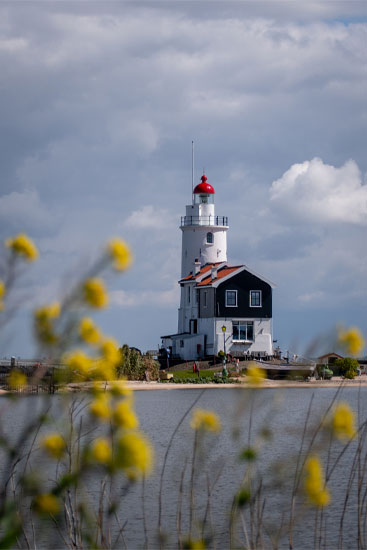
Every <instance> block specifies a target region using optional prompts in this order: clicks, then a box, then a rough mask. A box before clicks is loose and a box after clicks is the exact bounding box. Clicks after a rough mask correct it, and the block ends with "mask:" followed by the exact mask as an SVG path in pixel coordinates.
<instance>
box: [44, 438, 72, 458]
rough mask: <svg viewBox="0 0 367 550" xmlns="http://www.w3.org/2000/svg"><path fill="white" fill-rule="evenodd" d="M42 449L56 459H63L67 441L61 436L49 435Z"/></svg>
mask: <svg viewBox="0 0 367 550" xmlns="http://www.w3.org/2000/svg"><path fill="white" fill-rule="evenodd" d="M41 445H42V447H43V448H44V449H45V451H47V452H48V454H49V455H51V456H52V457H54V458H61V457H62V456H63V454H64V452H65V449H66V444H65V440H64V439H63V438H62V437H61V435H60V434H56V433H55V434H50V435H47V436H46V437H45V438H44V439H43V440H42V442H41Z"/></svg>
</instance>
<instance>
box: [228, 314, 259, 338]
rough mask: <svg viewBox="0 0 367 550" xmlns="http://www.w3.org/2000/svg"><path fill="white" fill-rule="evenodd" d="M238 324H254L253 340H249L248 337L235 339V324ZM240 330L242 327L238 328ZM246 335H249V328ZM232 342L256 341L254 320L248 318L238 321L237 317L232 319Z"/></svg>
mask: <svg viewBox="0 0 367 550" xmlns="http://www.w3.org/2000/svg"><path fill="white" fill-rule="evenodd" d="M234 324H236V325H238V326H240V325H245V324H246V325H249V324H252V340H249V339H246V340H235V339H234V337H233V325H234ZM238 332H239V333H240V329H239V330H238ZM246 335H247V328H246ZM232 342H236V343H238V342H246V343H250V342H255V323H254V321H250V320H247V319H240V320H238V321H236V320H235V319H233V320H232Z"/></svg>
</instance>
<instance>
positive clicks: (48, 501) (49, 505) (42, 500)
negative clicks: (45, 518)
mask: <svg viewBox="0 0 367 550" xmlns="http://www.w3.org/2000/svg"><path fill="white" fill-rule="evenodd" d="M34 506H35V508H36V511H37V512H38V513H39V514H50V515H51V516H56V515H57V514H58V513H59V511H60V504H59V501H58V499H57V497H56V496H55V495H53V494H52V493H43V494H42V495H38V496H36V498H35V499H34Z"/></svg>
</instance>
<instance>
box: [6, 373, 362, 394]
mask: <svg viewBox="0 0 367 550" xmlns="http://www.w3.org/2000/svg"><path fill="white" fill-rule="evenodd" d="M116 382H117V383H119V382H120V383H123V384H124V385H126V386H128V387H129V388H131V389H132V390H133V391H154V390H193V389H196V390H210V389H213V388H214V389H222V390H228V389H233V388H245V389H246V388H254V387H256V388H259V386H254V385H251V384H249V383H247V382H246V377H243V378H242V379H241V382H239V383H238V384H236V383H233V384H215V383H213V384H174V383H172V382H140V381H137V380H127V381H124V382H122V380H117V381H116ZM92 385H93V384H92V383H91V382H84V383H73V384H68V385H67V386H65V387H64V388H63V390H61V391H60V392H57V393H62V392H70V393H78V392H82V391H86V390H90V389H91V388H92ZM101 386H103V387H105V384H104V383H101ZM108 386H109V384H107V386H106V387H107V388H108ZM340 386H343V387H346V388H351V387H353V388H359V387H367V376H362V377H358V378H356V379H354V380H344V379H343V378H339V377H335V378H333V379H332V380H314V379H312V380H310V381H309V382H303V381H297V380H293V381H292V380H268V379H265V380H264V381H263V383H262V385H261V388H262V389H266V388H270V389H274V388H279V389H280V388H304V389H308V390H310V389H311V390H312V389H315V388H339V387H340ZM7 393H9V392H8V391H7V390H4V389H2V388H0V395H2V394H7ZM24 393H25V394H27V391H25V392H24Z"/></svg>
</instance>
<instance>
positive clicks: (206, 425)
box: [190, 409, 221, 432]
mask: <svg viewBox="0 0 367 550" xmlns="http://www.w3.org/2000/svg"><path fill="white" fill-rule="evenodd" d="M190 426H191V428H192V429H193V430H204V431H208V432H219V431H220V429H221V424H220V418H219V416H218V415H217V414H216V413H215V412H213V411H206V410H204V409H195V410H194V413H193V415H192V419H191V423H190Z"/></svg>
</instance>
